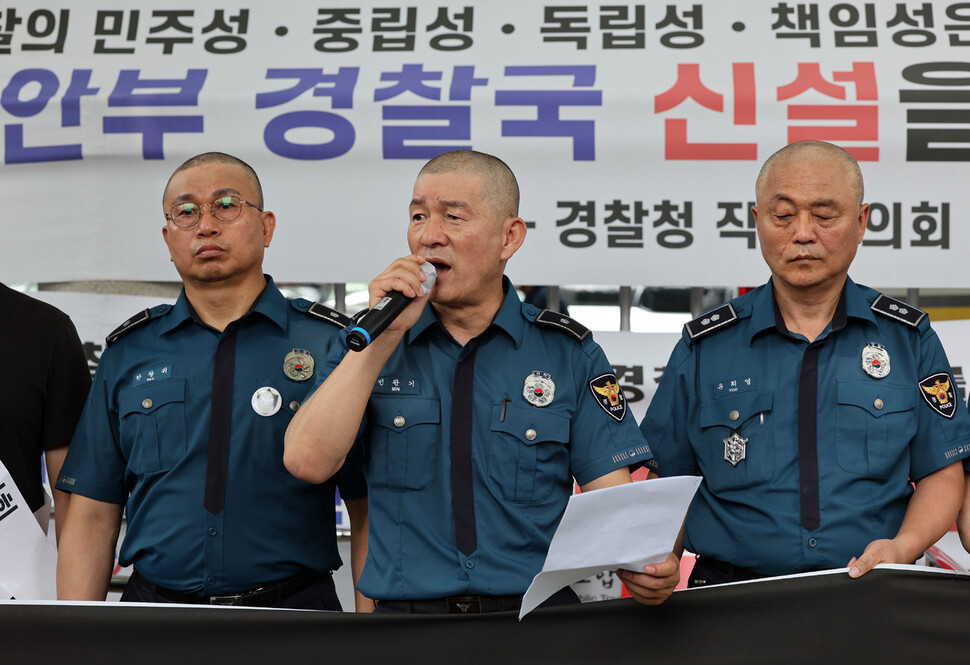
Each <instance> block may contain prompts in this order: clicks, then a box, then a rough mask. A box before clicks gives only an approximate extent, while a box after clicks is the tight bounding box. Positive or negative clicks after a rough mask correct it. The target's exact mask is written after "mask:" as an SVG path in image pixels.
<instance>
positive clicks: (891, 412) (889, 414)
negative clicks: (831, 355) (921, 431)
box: [835, 381, 916, 478]
mask: <svg viewBox="0 0 970 665" xmlns="http://www.w3.org/2000/svg"><path fill="white" fill-rule="evenodd" d="M915 393H916V390H915V389H914V388H913V386H906V385H900V384H892V383H884V382H883V381H879V382H876V381H839V382H838V399H839V407H838V409H837V410H836V416H835V418H836V428H837V431H836V438H835V446H836V457H837V459H838V462H839V466H840V467H842V468H843V469H844V470H846V471H848V472H849V473H854V474H857V475H860V476H866V477H869V478H886V477H887V476H888V475H889V471H890V469H891V468H892V467H893V465H895V464H897V463H898V462H899V460H900V458H901V457H902V456H903V455H904V452H905V449H906V447H907V446H908V445H909V442H910V440H911V439H912V438H913V436H915V434H916V416H915V414H914V413H913V409H914V407H915V406H916V394H915Z"/></svg>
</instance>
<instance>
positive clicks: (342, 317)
mask: <svg viewBox="0 0 970 665" xmlns="http://www.w3.org/2000/svg"><path fill="white" fill-rule="evenodd" d="M307 314H309V315H310V316H313V317H316V318H318V319H323V320H324V321H329V322H330V323H332V324H334V325H335V326H338V327H340V328H346V327H347V326H348V325H349V324H350V323H351V318H350V317H349V316H347V315H346V314H344V313H342V312H338V311H337V310H335V309H331V308H329V307H326V306H325V305H321V304H320V303H318V302H315V303H313V304H312V305H310V308H309V309H308V310H307Z"/></svg>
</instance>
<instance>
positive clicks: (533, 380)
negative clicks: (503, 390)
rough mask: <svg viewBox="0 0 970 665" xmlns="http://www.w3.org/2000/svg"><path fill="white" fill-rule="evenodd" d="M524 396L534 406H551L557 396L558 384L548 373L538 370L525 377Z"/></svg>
mask: <svg viewBox="0 0 970 665" xmlns="http://www.w3.org/2000/svg"><path fill="white" fill-rule="evenodd" d="M522 396H523V397H525V400H526V401H527V402H528V403H529V404H531V405H532V406H540V407H541V406H549V405H550V404H552V400H553V399H554V398H555V396H556V384H555V383H554V382H553V380H552V377H551V376H550V375H549V373H548V372H540V371H539V370H536V371H534V372H532V374H530V375H529V376H527V377H525V384H524V385H523V386H522Z"/></svg>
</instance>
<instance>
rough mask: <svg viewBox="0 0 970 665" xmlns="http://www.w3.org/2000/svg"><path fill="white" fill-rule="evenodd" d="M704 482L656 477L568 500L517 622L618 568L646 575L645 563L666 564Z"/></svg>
mask: <svg viewBox="0 0 970 665" xmlns="http://www.w3.org/2000/svg"><path fill="white" fill-rule="evenodd" d="M700 481H701V479H700V478H698V477H696V476H676V477H673V478H657V479H654V480H648V481H643V482H637V483H631V484H629V485H620V486H618V487H610V488H607V489H602V490H596V491H595V492H586V493H583V494H576V495H574V496H572V497H570V498H569V503H568V504H567V505H566V512H565V514H564V515H563V517H562V521H561V522H560V523H559V528H558V529H557V530H556V534H555V535H554V536H553V538H552V543H551V544H550V545H549V552H548V553H547V554H546V561H545V564H543V566H542V572H540V573H539V574H538V575H536V576H535V579H533V580H532V584H531V585H530V586H529V590H528V591H526V593H525V596H524V597H523V599H522V609H521V610H520V611H519V619H521V618H522V617H524V616H525V615H526V614H528V613H529V612H531V611H532V610H533V609H535V608H536V607H538V606H539V605H540V604H541V603H542V602H543V601H544V600H545V599H546V598H548V597H549V596H551V595H552V594H553V593H555V592H556V591H558V590H559V589H561V588H563V587H564V586H566V585H568V584H572V583H573V582H578V581H579V580H581V579H583V578H584V577H587V576H589V575H591V574H595V573H598V572H601V571H603V570H615V569H617V568H625V569H627V570H633V571H636V572H643V567H644V566H646V565H647V564H652V563H661V562H663V561H665V560H666V559H667V556H668V555H669V554H670V551H671V549H672V548H673V546H674V542H675V541H676V540H677V534H678V533H680V526H681V524H682V523H683V521H684V517H685V516H686V515H687V509H688V507H689V506H690V502H691V499H692V498H693V496H694V492H695V491H696V490H697V487H698V485H700Z"/></svg>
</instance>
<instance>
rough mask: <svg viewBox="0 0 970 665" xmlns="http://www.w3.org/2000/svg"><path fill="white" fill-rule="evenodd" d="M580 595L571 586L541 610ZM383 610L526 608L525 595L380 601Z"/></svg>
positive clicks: (425, 611) (456, 611)
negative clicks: (523, 598) (523, 603)
mask: <svg viewBox="0 0 970 665" xmlns="http://www.w3.org/2000/svg"><path fill="white" fill-rule="evenodd" d="M579 602H580V600H579V596H577V595H576V592H575V591H573V590H572V589H571V588H569V587H565V588H563V589H560V590H559V591H557V592H556V593H554V594H552V595H551V596H549V598H547V599H546V600H545V601H544V602H543V603H542V604H541V605H540V606H539V607H552V606H555V605H573V604H576V603H579ZM377 605H378V606H379V607H384V608H387V609H389V610H392V611H395V612H408V613H411V614H484V613H486V612H514V611H516V610H518V609H519V608H520V607H522V596H521V595H514V596H451V597H449V598H430V599H421V600H379V601H377Z"/></svg>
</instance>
